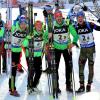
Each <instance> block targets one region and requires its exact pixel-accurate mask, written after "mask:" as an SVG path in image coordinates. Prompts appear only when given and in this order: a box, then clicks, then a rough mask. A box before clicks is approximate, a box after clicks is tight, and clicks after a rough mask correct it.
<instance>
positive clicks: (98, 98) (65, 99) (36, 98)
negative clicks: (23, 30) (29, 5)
mask: <svg viewBox="0 0 100 100" xmlns="http://www.w3.org/2000/svg"><path fill="white" fill-rule="evenodd" d="M34 9H35V8H34ZM65 11H66V10H65ZM0 12H2V14H3V18H4V19H5V9H4V10H3V9H2V10H1V11H0ZM35 12H39V13H38V17H37V18H36V19H37V20H38V19H41V20H42V21H43V17H41V16H42V10H40V9H35ZM17 15H18V9H13V20H14V19H15V18H16V16H17ZM40 17H41V18H40ZM5 21H6V20H5ZM99 33H100V32H97V31H94V38H95V42H96V51H97V52H96V59H95V66H94V69H95V74H94V83H93V85H92V92H89V93H83V94H80V95H77V99H76V100H100V67H99V65H100V64H99V62H100V61H99V60H100V46H99V45H100V38H99V37H100V34H99ZM78 57H79V49H77V48H75V47H74V48H73V65H74V73H75V85H76V90H77V89H78V87H79V78H78ZM22 65H23V66H24V67H25V68H26V69H27V66H26V63H25V57H24V55H23V57H22ZM42 67H43V69H45V61H44V59H43V66H42ZM87 74H88V66H87V64H86V67H85V75H86V77H85V81H86V83H87V77H88V76H87ZM59 76H60V79H59V82H60V89H61V91H62V93H61V95H59V98H58V100H72V98H73V94H72V93H69V92H66V90H65V66H64V60H63V57H62V58H61V61H60V67H59ZM47 81H48V80H47V75H46V74H42V76H41V80H40V84H39V86H38V88H39V89H40V90H42V94H40V95H28V94H27V89H26V87H27V72H24V74H20V73H18V75H17V80H16V86H17V89H18V91H19V93H20V95H21V97H13V96H10V95H9V92H8V75H6V74H2V75H1V76H0V100H51V98H50V95H49V92H48V84H47V83H48V82H47Z"/></svg>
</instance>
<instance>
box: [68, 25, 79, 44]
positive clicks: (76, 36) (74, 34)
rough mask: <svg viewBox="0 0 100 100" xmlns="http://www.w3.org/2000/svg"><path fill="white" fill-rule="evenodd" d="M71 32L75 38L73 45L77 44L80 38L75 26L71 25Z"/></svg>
mask: <svg viewBox="0 0 100 100" xmlns="http://www.w3.org/2000/svg"><path fill="white" fill-rule="evenodd" d="M69 32H70V33H71V35H72V36H73V43H77V41H78V38H79V36H78V34H77V32H76V30H75V28H74V26H73V25H71V24H70V25H69Z"/></svg>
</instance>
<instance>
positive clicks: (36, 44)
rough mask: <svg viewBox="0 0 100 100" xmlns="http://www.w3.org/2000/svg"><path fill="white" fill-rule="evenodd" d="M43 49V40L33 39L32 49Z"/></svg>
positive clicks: (37, 50)
mask: <svg viewBox="0 0 100 100" xmlns="http://www.w3.org/2000/svg"><path fill="white" fill-rule="evenodd" d="M42 49H43V41H35V42H34V51H35V52H39V51H42Z"/></svg>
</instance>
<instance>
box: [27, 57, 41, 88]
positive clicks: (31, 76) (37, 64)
mask: <svg viewBox="0 0 100 100" xmlns="http://www.w3.org/2000/svg"><path fill="white" fill-rule="evenodd" d="M28 62H29V61H28ZM41 73H42V59H41V57H34V64H33V65H32V66H29V63H28V85H27V86H28V88H35V87H37V85H38V83H39V80H40V77H41Z"/></svg>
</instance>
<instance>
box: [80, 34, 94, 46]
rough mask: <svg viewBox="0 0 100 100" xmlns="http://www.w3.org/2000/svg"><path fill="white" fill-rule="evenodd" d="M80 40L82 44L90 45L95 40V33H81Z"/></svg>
mask: <svg viewBox="0 0 100 100" xmlns="http://www.w3.org/2000/svg"><path fill="white" fill-rule="evenodd" d="M79 40H80V44H81V45H90V44H91V43H93V42H94V38H93V34H92V33H88V34H81V35H79Z"/></svg>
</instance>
